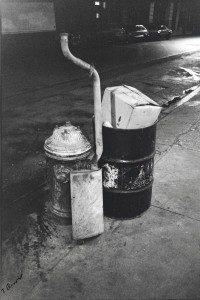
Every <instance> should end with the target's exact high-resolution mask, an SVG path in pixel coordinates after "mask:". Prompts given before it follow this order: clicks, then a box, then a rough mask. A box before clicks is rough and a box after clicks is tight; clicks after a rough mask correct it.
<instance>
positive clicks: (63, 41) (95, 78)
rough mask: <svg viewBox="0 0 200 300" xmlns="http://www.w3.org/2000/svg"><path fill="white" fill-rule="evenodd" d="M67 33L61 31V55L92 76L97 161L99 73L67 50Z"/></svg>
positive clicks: (100, 149)
mask: <svg viewBox="0 0 200 300" xmlns="http://www.w3.org/2000/svg"><path fill="white" fill-rule="evenodd" d="M68 36H69V34H68V33H61V35H60V42H61V49H62V52H63V55H64V56H65V57H66V58H67V59H69V60H70V61H72V62H73V63H74V64H75V65H77V66H79V67H80V68H82V69H84V70H87V71H89V73H90V76H92V78H93V96H94V117H95V122H94V123H95V145H96V156H97V161H98V160H99V158H100V157H101V154H102V151H103V144H102V114H101V84H100V78H99V74H98V72H97V71H96V69H95V68H94V67H93V66H91V65H90V64H88V63H86V62H84V61H83V60H82V59H80V58H77V57H75V56H74V55H73V54H72V53H71V52H70V50H69V46H68Z"/></svg>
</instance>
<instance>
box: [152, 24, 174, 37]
mask: <svg viewBox="0 0 200 300" xmlns="http://www.w3.org/2000/svg"><path fill="white" fill-rule="evenodd" d="M148 31H149V37H150V38H152V39H166V40H169V39H170V37H171V35H172V30H171V29H169V28H168V27H167V26H166V25H155V24H151V25H149V27H148Z"/></svg>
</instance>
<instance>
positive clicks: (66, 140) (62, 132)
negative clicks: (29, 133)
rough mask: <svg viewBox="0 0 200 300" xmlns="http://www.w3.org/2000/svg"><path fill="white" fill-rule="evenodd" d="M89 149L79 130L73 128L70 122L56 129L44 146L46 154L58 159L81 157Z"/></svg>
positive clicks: (89, 146) (88, 144)
mask: <svg viewBox="0 0 200 300" xmlns="http://www.w3.org/2000/svg"><path fill="white" fill-rule="evenodd" d="M91 148H92V147H91V144H90V143H89V141H88V140H87V138H86V137H85V136H84V135H83V133H82V131H81V130H80V128H79V127H76V126H73V125H72V124H71V123H70V122H66V124H65V125H63V126H60V127H56V128H55V129H54V131H53V134H52V136H50V137H49V138H48V139H46V141H45V144H44V149H45V151H46V154H47V155H49V156H51V157H52V156H53V157H55V158H58V159H59V158H60V159H65V158H66V159H67V157H72V156H77V155H82V154H84V153H86V152H88V151H90V150H91Z"/></svg>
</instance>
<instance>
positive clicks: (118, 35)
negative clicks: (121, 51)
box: [95, 23, 127, 44]
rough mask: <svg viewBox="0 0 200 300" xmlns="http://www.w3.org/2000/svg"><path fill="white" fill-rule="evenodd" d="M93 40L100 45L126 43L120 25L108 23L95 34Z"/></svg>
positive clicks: (125, 37) (122, 28) (125, 35)
mask: <svg viewBox="0 0 200 300" xmlns="http://www.w3.org/2000/svg"><path fill="white" fill-rule="evenodd" d="M95 40H96V41H97V42H98V43H101V44H109V43H111V44H113V43H126V42H127V34H126V30H125V28H124V27H123V26H122V25H120V24H117V23H110V24H108V25H106V27H105V28H103V29H102V30H101V31H99V32H97V33H96V34H95Z"/></svg>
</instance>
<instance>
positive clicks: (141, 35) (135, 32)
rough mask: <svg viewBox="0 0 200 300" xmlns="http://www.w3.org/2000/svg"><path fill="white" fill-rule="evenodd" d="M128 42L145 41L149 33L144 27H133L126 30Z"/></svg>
mask: <svg viewBox="0 0 200 300" xmlns="http://www.w3.org/2000/svg"><path fill="white" fill-rule="evenodd" d="M127 34H128V41H129V42H132V41H137V40H145V39H147V38H148V36H149V32H148V30H147V28H146V27H144V25H133V26H131V27H129V28H127Z"/></svg>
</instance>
